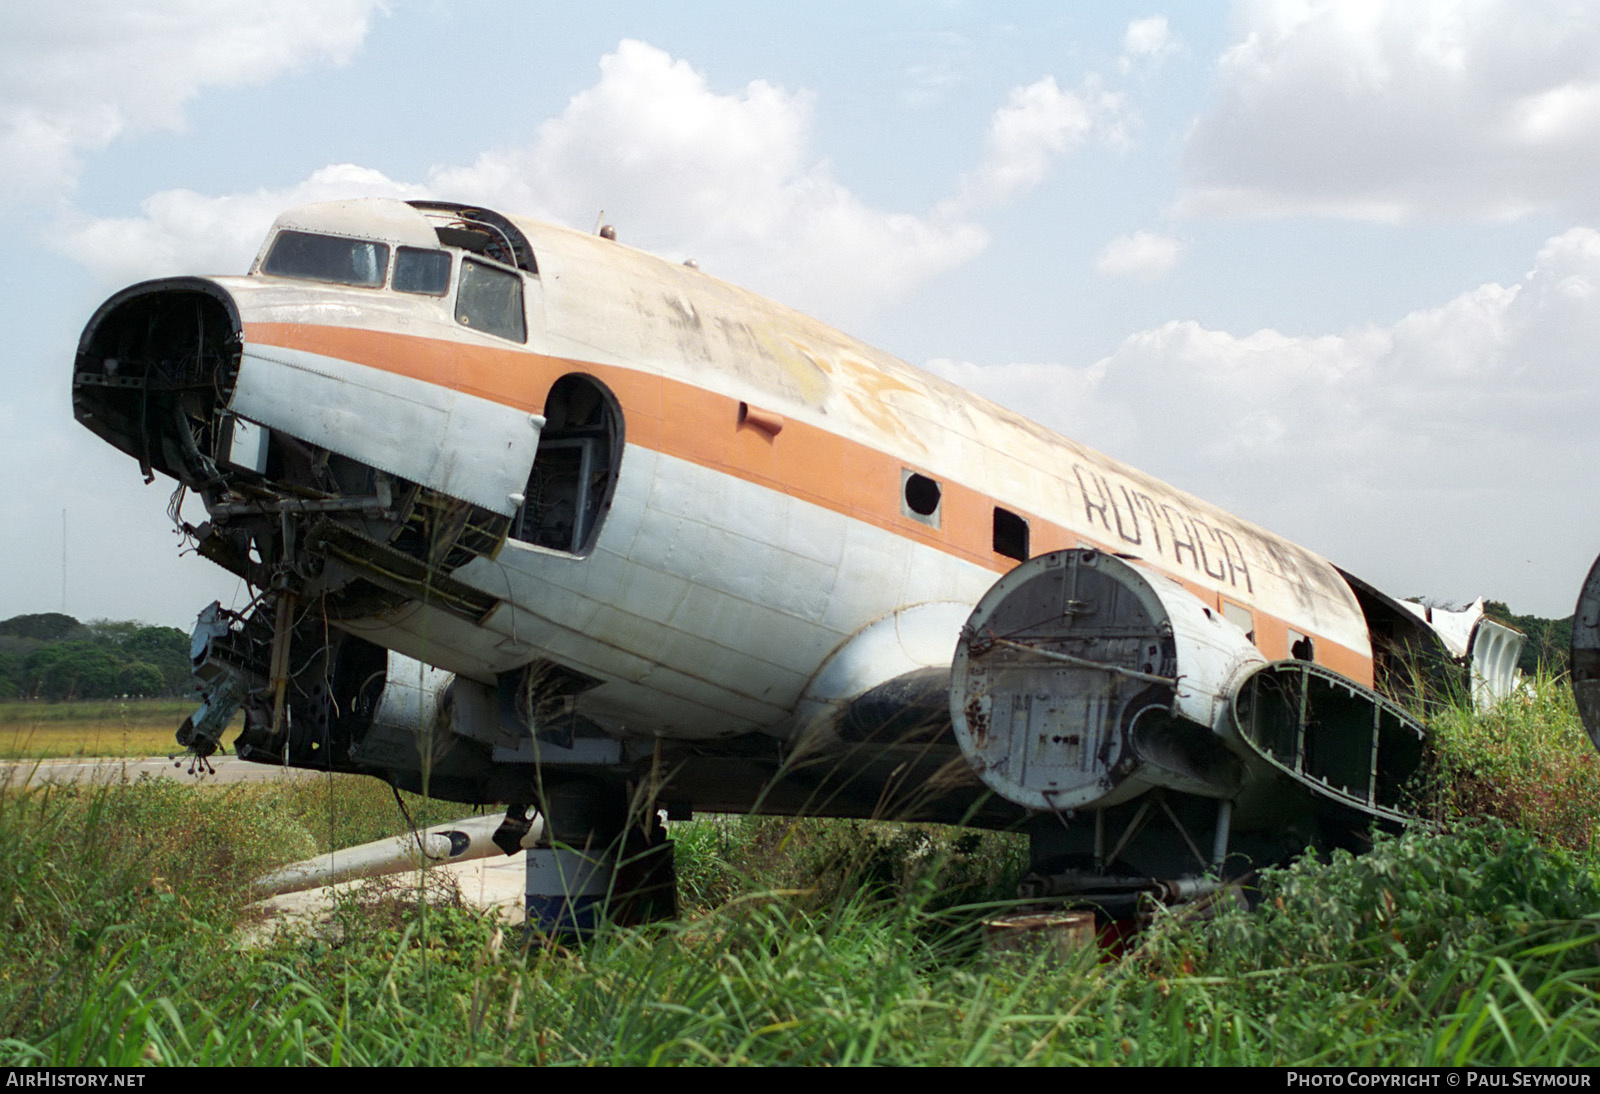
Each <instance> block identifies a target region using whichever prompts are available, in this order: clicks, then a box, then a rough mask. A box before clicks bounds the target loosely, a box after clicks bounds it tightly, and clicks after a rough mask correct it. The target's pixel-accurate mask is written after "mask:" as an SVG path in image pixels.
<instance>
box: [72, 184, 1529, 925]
mask: <svg viewBox="0 0 1600 1094" xmlns="http://www.w3.org/2000/svg"><path fill="white" fill-rule="evenodd" d="M609 236H610V233H602V234H601V235H585V234H582V233H579V232H574V231H570V230H567V229H563V228H557V227H552V226H550V225H547V224H542V223H538V222H535V221H531V220H526V219H523V218H521V217H516V216H508V215H504V214H501V213H497V212H494V211H491V210H488V209H482V208H477V207H473V206H468V205H459V204H451V203H447V202H432V201H415V202H402V201H394V200H380V199H366V200H356V201H342V202H331V203H325V204H319V205H312V206H307V207H305V208H302V209H297V210H294V211H292V212H289V213H286V214H284V215H283V216H282V217H280V218H279V219H278V221H277V223H276V224H275V225H274V226H273V228H272V231H271V233H270V234H269V235H268V237H267V240H266V243H265V244H264V245H263V247H262V249H261V252H260V255H259V257H258V258H257V259H256V261H255V263H254V265H253V266H252V267H251V269H250V272H249V274H248V275H247V276H244V277H214V278H200V277H180V278H169V279H164V280H159V281H147V282H144V283H143V284H139V285H135V286H133V287H131V288H128V289H124V290H123V291H122V292H119V293H117V294H116V295H115V296H113V297H112V298H111V299H110V300H108V301H107V302H106V303H105V304H104V305H103V306H102V307H101V308H100V309H99V311H97V312H96V313H95V315H94V317H93V318H92V319H91V320H90V321H89V325H88V327H87V328H86V329H85V331H84V333H83V338H82V341H81V343H80V344H79V347H78V355H77V362H76V366H75V370H74V375H73V405H74V409H75V411H76V414H77V418H78V420H79V421H80V422H82V423H83V424H84V425H85V426H87V427H88V428H89V429H91V430H93V431H94V432H95V433H96V434H98V435H99V436H101V437H102V438H104V439H105V440H106V441H107V442H109V443H110V444H113V445H115V446H116V447H117V448H119V449H121V450H122V451H123V452H126V453H127V454H128V455H129V456H131V457H132V458H133V459H135V460H137V461H138V463H139V466H140V467H141V469H142V470H143V472H144V475H145V478H146V480H147V481H149V480H151V479H153V478H154V476H155V474H156V473H158V472H159V473H161V474H164V475H168V476H171V477H172V478H174V479H176V480H177V481H178V484H179V485H178V487H177V494H176V495H175V496H174V499H173V503H172V505H171V507H170V511H171V512H172V513H173V514H174V519H175V520H179V521H180V523H181V516H180V514H181V506H182V495H183V493H184V492H185V491H194V492H195V493H197V494H198V495H199V496H200V498H201V499H202V500H203V502H204V504H205V508H206V510H207V512H208V516H209V519H208V520H207V521H205V522H204V523H202V524H201V525H200V526H199V527H192V526H189V525H187V524H183V525H182V528H183V530H184V532H186V533H187V534H188V535H189V536H190V537H192V539H193V541H194V542H195V544H196V546H197V549H198V551H199V553H200V554H202V555H204V556H205V557H206V558H208V559H210V560H211V561H213V562H215V563H216V564H218V565H220V566H222V567H224V568H225V569H227V570H229V571H231V572H233V573H236V574H238V575H240V576H241V577H243V578H244V579H245V580H246V581H247V582H249V584H250V586H251V587H252V588H253V589H254V590H256V592H257V596H256V597H255V599H254V600H253V601H252V602H251V603H250V604H249V605H248V607H247V608H246V609H245V610H243V611H240V612H234V611H229V610H225V609H223V608H221V607H220V606H218V605H213V606H212V607H210V608H208V609H207V610H206V611H204V612H202V613H201V617H200V622H199V624H198V626H197V628H196V632H195V647H194V664H195V674H196V676H197V677H198V678H199V680H200V681H201V682H202V686H203V690H204V702H203V705H202V707H201V709H200V710H199V711H197V713H196V714H195V716H194V717H193V718H191V719H190V720H189V721H188V722H187V723H185V725H184V726H183V728H182V729H181V730H180V731H179V740H180V743H182V744H185V745H187V746H188V747H189V748H190V749H191V750H193V751H194V752H195V753H197V754H199V755H201V756H204V755H206V754H209V753H210V752H213V751H214V750H216V749H217V748H218V747H219V744H220V743H221V742H220V738H221V736H222V734H223V731H224V727H226V726H227V725H228V724H229V722H230V720H231V719H232V718H233V716H234V715H235V714H236V713H237V712H238V711H239V710H240V709H241V708H242V709H243V711H244V720H245V721H244V729H243V731H242V732H241V733H240V735H239V737H238V739H237V741H236V742H235V747H236V749H237V752H238V754H239V755H240V756H241V757H244V758H245V759H248V760H253V761H257V762H261V763H269V764H287V765H289V766H292V767H302V768H314V769H318V770H324V769H326V770H333V771H343V772H359V773H364V774H368V775H373V776H376V777H378V778H381V779H384V780H386V781H389V782H391V783H393V784H395V785H398V786H400V787H404V788H408V789H412V790H421V791H426V792H427V793H429V794H431V795H433V796H434V797H439V798H446V799H451V800H455V801H460V802H470V803H497V804H501V805H504V806H506V807H507V813H506V820H505V822H504V824H503V825H502V826H501V832H500V836H499V842H501V843H502V845H503V846H505V847H507V848H513V847H514V846H515V845H516V842H517V841H518V840H519V839H520V838H521V837H522V836H523V835H524V834H526V832H527V830H528V826H529V824H530V817H529V811H530V810H536V811H537V812H538V813H539V814H542V815H543V818H544V826H543V827H544V840H545V843H546V844H547V846H543V847H541V848H539V849H538V850H536V851H534V852H531V853H530V858H529V863H530V865H529V876H530V882H529V884H530V893H531V894H533V895H532V896H530V902H534V901H535V900H536V898H537V899H538V900H543V899H544V897H546V896H551V897H553V896H558V895H565V896H575V897H578V898H581V899H580V900H579V901H578V905H580V906H581V905H583V904H584V903H586V902H589V901H591V900H592V898H597V897H599V896H601V895H603V894H604V893H605V892H606V891H607V890H608V889H610V890H625V889H627V890H631V889H638V888H640V887H644V888H649V887H650V886H652V885H654V886H656V887H657V888H660V887H663V886H664V885H665V881H664V880H663V879H667V878H670V869H669V867H670V843H668V842H666V841H665V836H664V832H663V828H662V826H661V824H660V823H659V820H658V819H657V818H658V815H659V814H658V811H665V812H666V813H667V815H668V816H669V817H671V818H678V817H686V816H688V815H690V814H691V813H692V812H693V811H694V810H704V811H716V812H758V813H785V814H813V815H832V816H858V817H865V816H872V817H881V818H885V819H892V820H906V821H916V820H925V821H941V822H949V823H959V824H969V825H981V826H992V827H1002V826H1014V827H1018V828H1023V829H1025V830H1026V831H1027V832H1028V833H1029V835H1030V837H1031V847H1032V859H1033V874H1032V875H1031V877H1030V878H1029V880H1028V882H1027V883H1026V887H1027V890H1028V892H1030V893H1032V894H1034V895H1037V896H1041V897H1043V896H1049V897H1055V898H1061V899H1065V900H1073V901H1084V902H1089V903H1094V904H1097V905H1099V906H1100V907H1101V908H1103V909H1107V910H1109V911H1112V912H1113V913H1115V912H1117V911H1118V910H1119V909H1126V908H1127V907H1129V906H1130V905H1131V904H1132V902H1133V901H1135V900H1136V899H1138V898H1139V895H1140V894H1152V895H1155V896H1157V897H1159V898H1163V899H1169V900H1171V899H1183V898H1185V897H1190V896H1196V895H1200V894H1204V893H1206V892H1208V891H1210V890H1211V889H1213V888H1214V887H1216V886H1217V885H1218V884H1219V883H1221V881H1222V880H1224V879H1226V878H1227V877H1228V876H1230V875H1235V874H1237V873H1239V872H1241V871H1242V870H1244V869H1246V868H1248V867H1249V865H1250V864H1252V863H1261V862H1263V861H1277V860H1280V859H1282V858H1284V857H1286V856H1288V855H1291V854H1293V853H1296V852H1298V851H1300V850H1302V849H1303V848H1305V847H1306V846H1307V844H1308V843H1313V844H1320V845H1324V846H1326V845H1330V844H1347V843H1351V842H1352V841H1357V840H1359V839H1360V838H1361V836H1362V835H1363V834H1364V833H1365V832H1366V831H1367V830H1369V829H1370V828H1371V826H1372V824H1373V823H1374V822H1378V823H1383V824H1390V825H1394V824H1401V823H1404V821H1405V820H1406V819H1407V809H1408V793H1409V783H1410V781H1411V778H1412V776H1413V774H1414V773H1415V771H1416V769H1417V766H1418V764H1419V762H1420V760H1421V758H1422V754H1423V740H1424V731H1423V727H1422V725H1421V724H1420V723H1419V722H1418V720H1417V717H1418V712H1419V711H1421V710H1423V709H1425V703H1426V702H1427V701H1428V699H1429V698H1430V697H1431V696H1433V695H1435V694H1452V693H1454V694H1459V693H1460V692H1461V691H1462V690H1464V689H1469V688H1470V689H1472V690H1473V691H1474V692H1475V693H1476V694H1477V695H1479V696H1480V697H1483V696H1493V695H1499V694H1503V693H1504V692H1505V691H1506V690H1507V689H1508V688H1509V687H1510V685H1511V680H1512V676H1513V673H1514V670H1513V667H1512V666H1514V664H1515V661H1516V655H1517V650H1518V647H1519V646H1520V644H1521V637H1520V635H1517V634H1516V633H1515V632H1513V631H1509V630H1508V629H1506V628H1503V627H1500V626H1498V625H1496V624H1494V623H1491V622H1489V621H1488V620H1486V619H1483V618H1482V614H1481V611H1475V612H1469V613H1442V614H1440V615H1439V616H1437V617H1434V616H1431V615H1430V614H1429V613H1428V612H1426V611H1425V610H1424V609H1422V608H1420V607H1418V606H1417V605H1413V604H1408V603H1402V602H1400V601H1397V600H1394V599H1392V598H1390V597H1388V596H1386V595H1384V594H1383V593H1382V592H1379V591H1378V590H1377V589H1375V588H1373V587H1372V586H1371V585H1368V584H1367V583H1365V582H1363V581H1361V580H1360V579H1358V578H1356V577H1354V576H1353V575H1351V574H1348V573H1346V572H1344V571H1343V570H1341V569H1339V568H1338V567H1336V566H1334V565H1332V564H1331V563H1329V562H1327V561H1325V560H1323V559H1322V558H1319V557H1318V556H1317V555H1315V554H1313V553H1311V552H1310V551H1307V550H1305V549H1304V548H1301V547H1297V546H1295V545H1294V544H1292V543H1289V542H1288V541H1286V540H1283V539H1281V538H1279V537H1277V536H1275V535H1272V534H1271V533H1270V532H1267V531H1264V530H1263V529H1261V528H1258V527H1256V526H1255V525H1253V524H1250V523H1249V522H1247V521H1244V520H1240V519H1239V518H1237V517H1234V516H1230V515H1229V514H1228V513H1225V512H1223V511H1221V510H1219V509H1217V508H1215V507H1214V506H1211V505H1208V504H1206V503H1205V502H1203V501H1200V500H1199V499H1198V498H1194V497H1191V496H1190V495H1188V494H1185V493H1183V492H1182V491H1179V490H1175V489H1173V488H1172V487H1170V486H1167V485H1165V484H1164V483H1161V482H1159V481H1157V480H1155V479H1153V478H1151V477H1150V476H1148V475H1144V474H1141V473H1140V472H1138V471H1136V470H1134V469H1133V468H1131V467H1128V466H1126V465H1124V464H1121V463H1118V462H1117V461H1115V460H1112V459H1110V458H1108V457H1106V456H1103V455H1101V454H1099V453H1098V452H1094V451H1092V450H1090V449H1088V448H1085V447H1084V446H1082V445H1080V444H1077V443H1075V442H1073V441H1071V440H1068V439H1067V438H1065V437H1061V436H1058V435H1056V434H1054V433H1052V432H1050V431H1049V430H1047V429H1044V428H1043V427H1041V426H1038V425H1036V424H1034V423H1033V422H1030V421H1028V420H1026V419H1024V418H1022V417H1020V416H1018V415H1016V414H1013V413H1010V412H1009V411H1006V410H1003V409H1001V408H999V407H997V406H995V405H993V404H991V403H989V402H986V401H985V400H983V399H980V398H978V397H976V396H974V395H971V394H969V393H967V392H965V391H962V390H960V389H959V388H956V387H954V386H952V385H950V384H948V383H945V382H943V381H941V380H938V379H936V378H934V377H932V376H929V375H927V374H926V373H923V372H920V371H918V370H917V369H915V368H912V367H911V366H909V365H907V364H905V363H904V362H902V361H899V360H897V359H895V358H893V357H890V356H888V355H886V354H884V353H881V352H879V351H878V350H875V349H873V348H871V347H869V346H865V345H862V344H861V343H859V342H856V341H854V340H853V339H851V338H849V337H847V336H845V335H843V334H841V333H839V332H838V331H836V330H833V329H831V328H829V327H827V326H824V325H823V324H821V323H819V322H817V321H815V320H813V319H809V318H807V317H806V316H804V315H800V314H798V313H796V312H794V311H791V310H789V309H787V308H784V307H782V306H780V305H778V304H774V303H772V302H770V301H767V300H764V299H762V298H760V297H757V296H755V295H753V294H751V293H749V292H746V291H744V290H742V289H739V288H736V287H735V286H732V285H729V284H727V283H725V282H722V281H719V280H717V279H716V278H714V277H712V276H709V275H708V274H706V273H702V272H700V271H699V270H698V269H695V268H693V267H692V266H689V265H674V264H672V263H668V262H664V261H662V260H660V259H657V258H654V257H651V256H649V255H646V254H643V253H641V252H639V251H636V250H634V249H632V248H629V247H627V246H625V245H623V244H621V243H618V242H616V241H615V240H614V239H612V238H610V237H609ZM540 878H556V879H559V880H558V881H541V880H540ZM541 886H543V888H541ZM540 894H543V896H541V895H540ZM657 896H658V897H659V894H657ZM665 906H666V905H665V902H663V901H662V900H659V899H657V900H656V901H655V903H654V904H652V905H651V907H650V908H649V909H648V910H647V914H649V913H659V912H661V911H662V910H663V909H664V908H665ZM539 907H540V909H543V907H544V905H540V906H539ZM572 914H577V912H573V913H572Z"/></svg>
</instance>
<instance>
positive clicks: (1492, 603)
mask: <svg viewBox="0 0 1600 1094" xmlns="http://www.w3.org/2000/svg"><path fill="white" fill-rule="evenodd" d="M1483 610H1484V613H1485V614H1486V615H1490V616H1493V617H1494V619H1495V620H1496V621H1498V622H1501V623H1507V624H1509V625H1511V626H1513V627H1515V628H1517V630H1519V631H1521V632H1522V633H1523V634H1525V635H1527V636H1528V641H1527V642H1525V643H1524V644H1523V646H1522V656H1521V657H1520V658H1519V659H1518V660H1517V668H1519V669H1521V670H1522V673H1523V675H1524V676H1532V675H1533V674H1534V673H1535V672H1537V671H1538V670H1539V669H1540V667H1541V666H1542V667H1543V668H1544V670H1545V671H1546V672H1556V673H1561V672H1566V671H1567V670H1568V669H1569V668H1571V661H1572V616H1570V615H1569V616H1567V617H1566V618H1565V619H1541V618H1539V617H1538V616H1536V615H1513V614H1511V609H1510V608H1508V607H1506V606H1505V605H1504V604H1502V603H1500V602H1499V601H1497V600H1487V601H1485V602H1484V605H1483Z"/></svg>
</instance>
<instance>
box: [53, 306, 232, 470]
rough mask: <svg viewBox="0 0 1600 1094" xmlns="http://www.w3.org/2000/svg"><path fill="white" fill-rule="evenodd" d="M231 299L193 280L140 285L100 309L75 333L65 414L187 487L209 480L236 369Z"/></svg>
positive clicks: (142, 466) (146, 466)
mask: <svg viewBox="0 0 1600 1094" xmlns="http://www.w3.org/2000/svg"><path fill="white" fill-rule="evenodd" d="M241 331H242V327H241V325H240V321H239V309H238V306H237V305H236V304H235V303H234V300H233V297H232V296H231V295H230V294H229V293H228V292H227V290H226V289H224V288H223V287H222V286H220V285H218V284H217V283H216V282H214V281H208V280H206V279H204V278H198V277H181V278H167V279H164V280H160V281H145V282H142V283H141V284H138V285H134V286H132V287H130V288H127V289H123V290H122V291H121V292H119V293H117V294H116V295H115V296H113V297H111V299H109V300H107V301H106V302H105V303H104V304H102V305H101V306H100V308H99V310H98V311H96V312H95V314H94V316H93V317H92V318H91V319H90V320H89V324H88V326H86V327H85V328H84V331H83V337H82V338H81V339H79V341H78V355H77V359H76V362H75V364H74V367H73V374H72V409H73V414H74V416H75V417H76V418H77V419H78V421H80V422H82V423H83V425H84V426H86V427H87V428H89V429H90V430H92V431H94V433H95V434H97V435H98V436H99V437H101V438H102V439H103V440H105V441H106V442H107V443H109V444H112V445H115V446H116V447H117V448H119V449H121V450H122V451H123V452H126V453H127V454H128V455H130V456H132V457H133V458H135V459H136V460H138V461H139V467H140V469H141V470H142V471H143V472H144V475H145V481H146V482H148V481H150V480H151V479H152V478H154V475H155V472H157V471H160V472H162V473H163V474H167V475H171V476H172V477H173V478H175V479H177V480H178V481H180V482H182V483H183V484H184V485H186V486H188V487H190V488H191V489H195V490H202V491H203V490H204V489H205V488H206V487H207V486H208V485H210V484H212V483H214V482H215V481H216V478H217V471H216V457H217V453H218V446H219V444H220V443H221V442H222V438H221V436H220V432H221V423H222V421H223V416H222V410H223V408H224V407H226V406H227V403H228V400H229V398H230V397H231V396H232V394H233V385H234V383H235V381H236V379H237V377H238V372H239V353H240V345H241Z"/></svg>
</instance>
